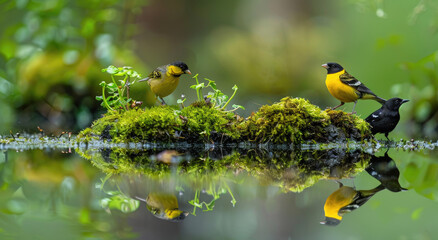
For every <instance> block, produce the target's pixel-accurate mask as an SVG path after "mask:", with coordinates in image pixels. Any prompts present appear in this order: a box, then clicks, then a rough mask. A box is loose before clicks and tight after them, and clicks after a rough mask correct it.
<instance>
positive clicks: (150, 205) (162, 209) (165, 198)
mask: <svg viewBox="0 0 438 240" xmlns="http://www.w3.org/2000/svg"><path fill="white" fill-rule="evenodd" d="M136 198H137V199H138V200H140V201H143V202H145V203H146V207H147V209H148V210H149V211H150V212H151V213H152V214H153V215H154V216H155V217H157V218H159V219H163V220H167V221H171V222H180V221H182V220H184V219H185V217H187V215H189V213H188V212H186V211H182V210H179V209H178V200H177V199H176V196H175V195H172V194H168V193H150V194H149V195H148V196H147V197H146V199H142V198H139V197H136Z"/></svg>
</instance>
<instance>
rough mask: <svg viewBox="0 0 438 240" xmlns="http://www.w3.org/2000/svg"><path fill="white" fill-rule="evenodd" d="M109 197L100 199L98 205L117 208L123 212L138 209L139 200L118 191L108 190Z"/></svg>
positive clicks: (105, 207)
mask: <svg viewBox="0 0 438 240" xmlns="http://www.w3.org/2000/svg"><path fill="white" fill-rule="evenodd" d="M106 194H108V195H110V197H107V198H103V199H100V205H101V206H102V208H104V209H117V210H119V211H121V212H123V213H131V212H134V211H136V210H137V209H138V207H139V206H140V201H138V200H135V199H132V198H130V197H128V196H126V195H125V194H124V193H122V192H120V191H108V192H106Z"/></svg>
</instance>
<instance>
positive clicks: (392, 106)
mask: <svg viewBox="0 0 438 240" xmlns="http://www.w3.org/2000/svg"><path fill="white" fill-rule="evenodd" d="M407 102H409V100H408V99H401V98H391V99H388V100H387V101H386V102H385V104H383V106H382V107H383V108H385V109H388V110H392V111H398V110H399V109H400V107H401V105H403V103H407Z"/></svg>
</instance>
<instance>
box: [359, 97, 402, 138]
mask: <svg viewBox="0 0 438 240" xmlns="http://www.w3.org/2000/svg"><path fill="white" fill-rule="evenodd" d="M408 101H409V100H407V99H401V98H391V99H389V100H388V101H386V103H384V104H383V105H382V107H381V108H379V109H378V110H377V111H375V112H373V113H371V115H369V116H368V117H367V118H365V121H367V122H368V123H369V124H370V125H371V132H372V133H373V134H376V133H384V134H385V137H386V138H387V139H388V140H389V138H388V133H389V132H391V131H392V130H394V128H395V126H397V124H398V121H400V113H399V112H398V109H399V108H400V106H401V105H402V104H403V103H405V102H408Z"/></svg>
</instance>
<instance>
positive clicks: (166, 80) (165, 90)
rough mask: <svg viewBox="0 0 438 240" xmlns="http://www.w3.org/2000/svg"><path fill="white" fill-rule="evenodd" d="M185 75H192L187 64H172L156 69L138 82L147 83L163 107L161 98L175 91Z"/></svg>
mask: <svg viewBox="0 0 438 240" xmlns="http://www.w3.org/2000/svg"><path fill="white" fill-rule="evenodd" d="M185 73H187V74H192V73H191V72H190V70H189V67H187V64H185V63H183V62H174V63H171V64H168V65H164V66H161V67H158V68H157V69H155V70H154V71H153V72H152V73H151V74H149V76H148V77H147V78H145V79H141V80H140V81H139V82H142V81H147V82H148V84H149V86H150V87H151V90H152V92H153V93H154V94H155V95H156V96H157V97H158V98H160V100H161V103H162V104H163V105H166V102H165V101H164V99H163V98H164V97H166V96H168V95H169V94H171V93H173V91H175V89H176V87H177V86H178V83H179V78H180V76H181V75H183V74H185Z"/></svg>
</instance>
